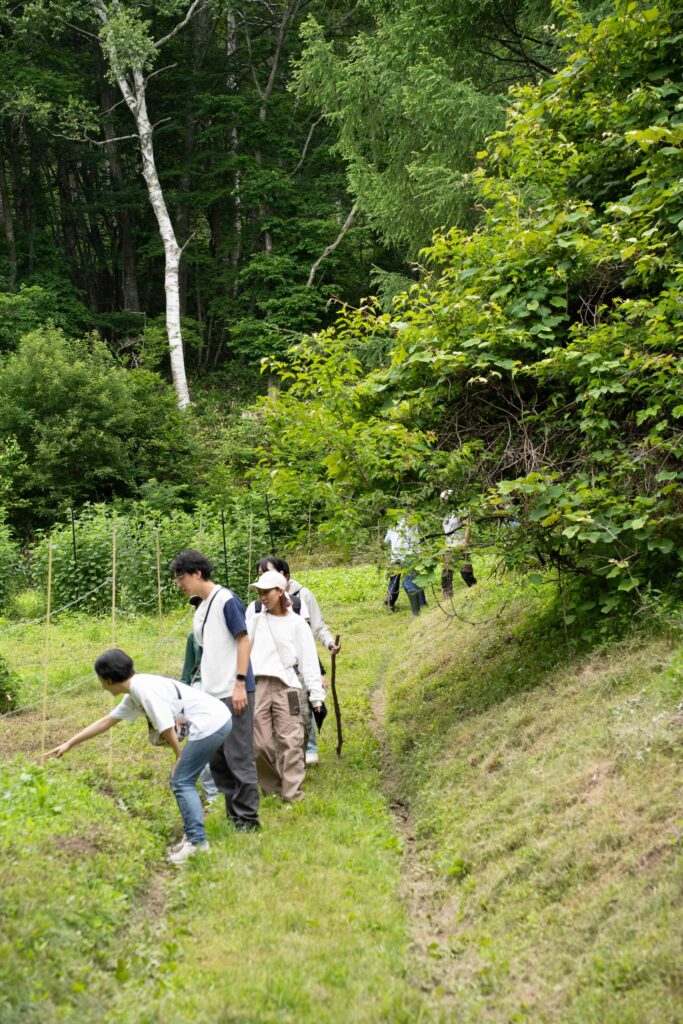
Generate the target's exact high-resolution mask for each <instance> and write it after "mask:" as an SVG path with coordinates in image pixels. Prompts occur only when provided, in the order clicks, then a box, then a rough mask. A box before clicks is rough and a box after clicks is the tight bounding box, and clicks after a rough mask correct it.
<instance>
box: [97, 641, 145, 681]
mask: <svg viewBox="0 0 683 1024" xmlns="http://www.w3.org/2000/svg"><path fill="white" fill-rule="evenodd" d="M95 672H96V674H97V675H98V676H99V677H100V679H105V680H106V681H107V682H108V683H125V682H126V680H127V679H130V677H131V676H132V675H134V673H135V665H134V664H133V659H132V658H130V657H129V656H128V655H127V654H126V653H125V651H120V650H119V648H118V647H112V648H111V650H109V651H105V652H104V654H100V656H99V658H98V659H97V661H96V662H95Z"/></svg>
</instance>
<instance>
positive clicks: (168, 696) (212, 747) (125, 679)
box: [46, 648, 232, 864]
mask: <svg viewBox="0 0 683 1024" xmlns="http://www.w3.org/2000/svg"><path fill="white" fill-rule="evenodd" d="M95 673H96V675H97V677H98V679H99V681H100V684H101V685H102V688H103V689H104V690H106V691H107V692H108V693H111V694H112V696H114V697H118V696H119V695H120V694H124V697H123V700H122V701H121V702H120V703H119V704H117V705H116V707H115V708H114V709H113V710H112V711H110V712H109V714H108V715H105V716H104V718H100V719H98V720H97V721H96V722H92V723H91V724H90V725H88V726H86V728H85V729H82V730H81V731H80V732H77V733H75V735H73V736H72V737H71V738H70V739H68V740H66V741H65V742H64V743H60V745H59V746H58V747H54V749H53V750H50V751H49V752H48V754H46V757H61V756H62V755H63V754H65V753H66V752H67V750H71V748H72V747H75V746H77V744H79V743H85V741H86V740H89V739H92V738H93V736H98V735H99V734H100V733H103V732H106V731H107V729H111V727H112V726H114V725H118V724H119V722H122V721H124V720H125V721H128V722H134V721H135V720H136V719H138V718H141V717H143V716H144V717H145V718H146V719H147V722H148V723H149V725H150V726H151V727H152V728H154V729H156V730H157V731H158V733H159V739H160V740H161V741H162V742H165V743H166V744H168V746H169V747H170V748H171V749H172V750H173V753H174V754H175V763H174V765H173V767H172V768H171V779H170V781H171V789H172V790H173V793H174V795H175V798H176V800H177V801H178V807H179V809H180V813H181V815H182V818H183V823H184V825H185V839H184V841H183V842H182V843H180V845H176V846H175V847H173V848H172V850H171V852H169V855H168V859H169V861H170V862H171V863H172V864H182V863H183V862H184V861H186V860H187V858H188V857H191V856H192V855H193V854H195V853H197V852H198V851H199V850H208V848H209V844H208V842H207V839H206V831H205V829H204V817H203V814H202V803H201V800H200V798H199V793H198V792H197V789H196V786H195V783H196V781H197V779H198V777H199V775H200V773H201V771H202V769H203V767H204V765H205V764H206V762H207V761H208V760H209V758H211V756H212V755H213V754H214V753H215V752H216V750H218V749H219V747H221V746H222V745H223V742H224V740H225V737H226V736H227V735H228V734H229V732H230V729H231V727H232V717H231V715H230V712H229V710H228V708H227V707H226V706H225V705H224V704H223V702H222V701H220V700H217V699H216V698H215V697H211V696H209V695H208V694H206V693H202V691H201V690H199V689H197V688H196V687H192V686H185V684H184V683H176V682H175V680H174V679H167V678H166V677H165V676H155V675H144V674H139V673H136V672H135V666H134V665H133V661H132V659H131V658H130V657H129V656H128V655H127V654H126V653H125V652H124V651H121V650H118V648H113V649H112V650H109V651H105V652H104V654H101V655H100V656H99V658H98V659H97V661H96V662H95ZM176 722H178V723H180V724H184V725H188V726H189V736H188V740H187V743H186V744H185V746H184V748H183V749H182V751H181V748H180V744H179V742H178V735H177V732H176Z"/></svg>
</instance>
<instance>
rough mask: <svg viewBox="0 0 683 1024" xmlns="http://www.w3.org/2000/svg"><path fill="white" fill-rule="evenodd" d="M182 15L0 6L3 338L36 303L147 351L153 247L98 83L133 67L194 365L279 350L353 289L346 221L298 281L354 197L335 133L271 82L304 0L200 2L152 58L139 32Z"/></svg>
mask: <svg viewBox="0 0 683 1024" xmlns="http://www.w3.org/2000/svg"><path fill="white" fill-rule="evenodd" d="M189 6H190V5H189V3H188V4H183V3H181V2H176V3H163V4H158V5H156V6H153V7H148V6H147V7H145V8H144V9H143V8H140V7H139V6H138V5H136V4H124V5H117V4H112V5H111V8H108V7H107V5H102V10H108V12H109V22H108V26H107V28H106V29H103V28H102V25H101V22H100V18H99V15H98V12H97V9H96V6H95V5H93V4H90V3H71V2H65V0H34V2H31V3H28V4H24V5H21V7H20V8H16V7H13V6H12V5H11V4H9V3H6V2H5V3H0V42H1V45H0V72H1V73H2V80H3V95H2V99H0V214H1V216H0V344H2V345H3V347H7V346H8V345H9V344H10V343H11V342H12V341H13V339H14V340H16V338H17V331H18V329H19V328H20V326H21V321H22V320H24V321H25V320H26V319H27V318H28V319H29V320H30V319H31V317H32V316H33V314H35V313H36V312H40V313H42V319H41V321H40V322H43V320H44V319H45V318H46V316H48V315H49V316H51V317H52V318H53V319H54V320H55V322H56V323H57V324H58V325H59V326H64V327H67V325H69V326H71V327H72V328H75V333H80V332H81V331H82V330H83V329H84V328H85V329H98V330H100V331H101V333H102V334H103V335H105V336H106V338H107V340H108V341H111V342H112V343H113V344H115V345H116V346H117V347H119V346H120V347H122V348H123V351H124V352H125V354H126V355H127V356H129V357H132V359H133V360H134V362H135V363H137V362H140V361H143V362H144V363H145V365H146V366H148V367H149V368H155V367H156V366H157V363H159V362H160V360H161V353H160V351H159V347H158V345H155V344H154V341H155V334H154V325H155V323H156V322H157V318H158V317H162V318H163V314H164V309H165V295H164V259H163V252H162V245H161V241H160V238H159V234H158V229H157V224H156V221H155V218H154V214H153V212H152V209H151V206H150V203H149V199H148V196H147V193H146V189H145V184H144V182H143V180H142V177H141V175H140V153H139V146H138V144H137V141H136V139H135V137H134V136H135V127H134V123H133V119H132V117H131V114H130V111H129V110H128V109H127V107H126V105H125V103H123V102H122V99H121V95H120V94H119V93H118V89H117V85H116V81H115V79H114V77H113V74H114V72H116V69H117V68H119V70H122V69H124V70H125V69H126V68H127V67H128V66H134V65H136V63H139V65H140V67H141V68H143V69H144V70H145V73H147V74H149V79H148V82H147V87H146V92H147V106H148V109H149V115H150V119H151V121H152V122H153V124H154V126H155V130H154V147H155V154H156V162H157V168H158V171H159V175H160V178H161V183H162V186H163V189H164V193H165V196H166V200H167V205H168V207H169V211H170V213H171V218H172V220H173V223H174V226H175V231H176V235H177V238H178V242H179V244H180V245H185V246H186V248H185V251H184V255H183V260H182V263H181V279H180V292H181V294H180V300H181V313H182V315H183V317H184V318H185V322H184V328H185V330H184V334H185V348H186V358H187V362H188V366H189V367H190V369H192V370H193V371H194V372H195V373H197V374H200V373H201V374H205V373H206V372H208V371H210V370H211V369H212V368H215V367H216V366H217V365H221V364H224V363H225V362H226V361H228V360H229V359H231V358H232V359H233V360H234V359H235V357H236V356H237V357H241V358H245V359H246V360H251V359H253V357H254V355H259V354H266V353H268V352H271V351H273V350H278V349H282V348H283V347H284V346H286V345H288V344H290V343H291V341H292V340H293V339H294V338H296V337H297V335H298V333H299V332H300V331H301V330H302V329H305V330H310V329H312V328H314V327H316V326H318V325H319V324H320V323H321V321H324V320H325V319H326V316H327V314H326V309H325V303H326V300H327V299H328V298H329V296H331V295H342V296H344V297H347V298H353V297H354V296H358V295H359V294H362V289H363V288H364V281H365V280H366V278H367V274H368V272H369V268H370V266H371V263H372V261H373V260H374V259H376V258H377V257H378V256H379V255H381V249H380V248H378V246H377V245H376V243H375V241H374V240H373V237H372V236H371V234H370V232H369V231H368V229H367V228H366V227H363V226H362V225H360V226H358V225H356V226H354V227H353V229H352V230H351V231H350V232H349V233H348V235H347V237H346V238H345V240H344V243H343V245H342V246H340V248H339V249H338V250H337V251H336V252H335V253H333V254H332V255H330V256H329V257H328V258H327V259H326V260H325V262H324V264H323V265H322V266H321V268H320V272H319V274H318V276H317V279H316V281H315V285H314V286H313V287H311V288H308V287H307V286H306V285H307V279H308V274H309V271H310V268H311V265H312V263H313V262H314V260H315V259H316V258H317V257H318V256H320V254H321V253H322V251H323V250H324V249H325V247H326V246H327V245H329V244H330V243H331V242H333V241H334V239H335V238H336V236H337V234H338V232H339V228H340V225H341V224H342V223H343V221H344V219H345V217H346V213H347V212H348V208H349V207H350V205H351V201H350V200H348V199H347V196H346V187H345V176H344V169H343V165H342V163H341V161H340V159H339V157H338V156H335V154H334V153H333V151H332V143H333V141H334V138H333V136H332V134H331V133H330V131H329V130H328V129H326V128H325V127H324V126H323V125H322V124H321V123H320V122H319V121H318V118H317V114H316V112H315V108H314V106H313V105H311V104H308V103H302V102H301V101H300V100H298V99H297V98H296V97H295V96H294V95H293V94H291V93H290V92H288V89H287V86H288V83H289V81H290V79H291V66H290V61H291V59H292V58H293V57H295V56H296V55H297V54H298V53H299V51H300V48H301V44H300V42H299V38H298V32H299V26H300V24H301V20H302V16H303V15H302V10H301V5H300V4H299V3H298V2H296V0H288V2H283V3H277V4H272V5H268V6H265V5H254V4H249V3H243V4H238V5H225V4H222V3H216V4H213V3H212V4H206V5H200V7H199V9H198V10H197V9H196V8H195V10H194V17H192V18H191V19H190V21H189V23H188V24H187V25H186V26H185V27H184V28H183V30H182V31H178V32H177V33H176V34H175V35H174V36H173V37H172V38H171V39H170V40H169V41H168V42H167V43H166V44H165V45H164V47H163V51H162V50H157V49H156V48H155V44H154V40H159V39H161V38H164V37H165V36H167V35H168V34H169V33H171V32H173V30H174V28H175V27H176V26H177V25H178V24H180V22H181V21H182V19H183V17H184V15H185V13H186V11H187V9H188V8H189ZM309 10H314V11H316V12H317V13H318V16H319V17H320V18H321V19H322V22H323V24H327V23H328V20H330V19H331V21H332V22H334V21H335V19H336V17H337V14H338V12H337V11H330V10H328V9H327V7H326V5H324V4H318V3H316V4H313V5H312V6H309ZM98 37H99V43H98ZM100 44H101V45H100ZM115 53H116V54H118V58H115V57H114V54H115ZM117 59H118V61H119V63H118V64H117V63H116V60H117ZM112 61H113V64H112ZM107 64H109V66H110V70H109V71H107ZM162 69H163V73H161V71H162ZM17 288H20V290H19V291H18V292H15V289H17ZM3 293H4V294H3ZM46 303H47V306H48V308H47V309H44V307H45V305H46ZM67 322H68V324H67ZM30 326H31V327H33V326H35V323H31V324H30ZM161 365H162V366H163V367H164V368H166V366H167V362H166V360H164V361H163V363H161Z"/></svg>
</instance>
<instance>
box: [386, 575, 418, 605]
mask: <svg viewBox="0 0 683 1024" xmlns="http://www.w3.org/2000/svg"><path fill="white" fill-rule="evenodd" d="M414 576H415V573H413V572H408V573H406V574H405V575H404V576H403V589H404V590H405V592H406V594H409V595H410V594H419V600H420V606H423V605H426V604H427V598H426V597H425V592H424V590H423V589H422V588H421V587H418V586H416V585H415V582H414ZM400 585H401V573H400V572H397V573H394V575H393V576H390V577H389V586H388V587H387V596H386V603H387V604H388V605H389V607H390V608H393V607H394V605H395V604H396V601H397V599H398V593H399V587H400Z"/></svg>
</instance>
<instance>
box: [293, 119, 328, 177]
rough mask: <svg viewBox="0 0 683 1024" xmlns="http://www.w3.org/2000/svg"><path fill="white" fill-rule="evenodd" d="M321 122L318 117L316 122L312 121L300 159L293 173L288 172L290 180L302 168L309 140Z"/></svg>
mask: <svg viewBox="0 0 683 1024" xmlns="http://www.w3.org/2000/svg"><path fill="white" fill-rule="evenodd" d="M321 121H322V117H319V118H318V120H317V121H314V122H313V124H312V125H311V128H310V131H309V133H308V137H307V139H306V141H305V142H304V148H303V149H302V150H301V158H300V160H299V163H298V164H297V165H296V167H295V168H294V170H293V171H290V172H289V176H290V178H293V177H294V176H295V175H296V174H298V173H299V171H300V170H301V168H302V166H303V162H304V160H305V159H306V153H307V152H308V147H309V146H310V144H311V139H312V138H313V132H314V131H315V130H316V128H317V127H318V125H319V124H320V122H321Z"/></svg>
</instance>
